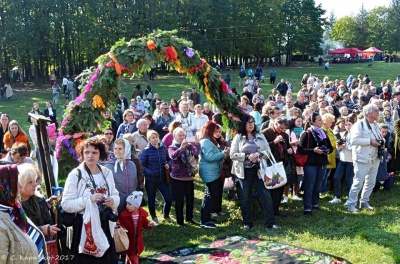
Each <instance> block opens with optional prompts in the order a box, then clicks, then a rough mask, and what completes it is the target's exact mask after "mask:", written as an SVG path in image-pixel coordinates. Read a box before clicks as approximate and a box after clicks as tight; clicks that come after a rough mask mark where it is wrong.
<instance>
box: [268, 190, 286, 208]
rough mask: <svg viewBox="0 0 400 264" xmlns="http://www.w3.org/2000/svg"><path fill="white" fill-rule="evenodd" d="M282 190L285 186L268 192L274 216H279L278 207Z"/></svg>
mask: <svg viewBox="0 0 400 264" xmlns="http://www.w3.org/2000/svg"><path fill="white" fill-rule="evenodd" d="M284 190H285V186H282V187H279V188H276V189H273V190H270V193H271V199H272V208H273V210H274V215H279V206H280V205H281V201H282V197H283V192H284Z"/></svg>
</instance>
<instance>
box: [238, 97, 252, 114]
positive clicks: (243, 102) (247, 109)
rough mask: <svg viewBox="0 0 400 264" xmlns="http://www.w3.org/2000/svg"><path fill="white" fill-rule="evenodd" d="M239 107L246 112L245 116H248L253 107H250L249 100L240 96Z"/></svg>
mask: <svg viewBox="0 0 400 264" xmlns="http://www.w3.org/2000/svg"><path fill="white" fill-rule="evenodd" d="M240 107H241V108H242V109H243V111H245V112H246V114H249V113H250V112H251V111H253V107H252V106H251V105H250V100H249V98H247V96H242V97H241V98H240Z"/></svg>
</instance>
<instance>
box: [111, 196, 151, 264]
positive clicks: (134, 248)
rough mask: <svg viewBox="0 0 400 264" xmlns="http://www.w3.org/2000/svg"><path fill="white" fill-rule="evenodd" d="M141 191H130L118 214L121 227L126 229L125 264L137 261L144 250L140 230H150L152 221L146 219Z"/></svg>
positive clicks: (134, 263) (135, 263)
mask: <svg viewBox="0 0 400 264" xmlns="http://www.w3.org/2000/svg"><path fill="white" fill-rule="evenodd" d="M142 199H143V193H142V192H137V191H135V192H132V194H131V195H129V196H128V198H126V209H125V210H124V211H122V213H121V214H120V215H119V223H120V225H121V227H123V228H125V229H126V230H128V238H129V248H128V250H127V251H125V252H124V253H126V263H127V264H131V263H133V264H137V263H139V256H140V254H141V253H142V252H143V250H144V244H143V236H142V230H143V228H146V229H147V230H151V229H152V228H153V226H154V224H155V223H154V222H153V221H150V220H148V219H147V216H148V215H149V214H148V213H147V212H146V211H145V210H144V209H143V208H142V207H140V204H141V203H142Z"/></svg>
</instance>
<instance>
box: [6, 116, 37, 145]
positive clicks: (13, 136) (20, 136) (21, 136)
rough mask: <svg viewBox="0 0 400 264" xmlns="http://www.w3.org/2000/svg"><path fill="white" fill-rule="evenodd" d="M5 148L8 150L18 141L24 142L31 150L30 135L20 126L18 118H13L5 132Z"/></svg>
mask: <svg viewBox="0 0 400 264" xmlns="http://www.w3.org/2000/svg"><path fill="white" fill-rule="evenodd" d="M3 142H4V149H5V150H6V152H8V151H10V150H11V147H12V145H13V144H14V143H16V142H21V143H24V144H25V145H26V146H27V147H28V151H29V152H30V151H31V147H30V145H29V141H28V136H27V135H26V133H25V131H23V130H22V128H21V127H20V126H19V124H18V122H17V121H16V120H11V121H10V123H9V124H8V131H7V132H6V133H5V134H4V139H3Z"/></svg>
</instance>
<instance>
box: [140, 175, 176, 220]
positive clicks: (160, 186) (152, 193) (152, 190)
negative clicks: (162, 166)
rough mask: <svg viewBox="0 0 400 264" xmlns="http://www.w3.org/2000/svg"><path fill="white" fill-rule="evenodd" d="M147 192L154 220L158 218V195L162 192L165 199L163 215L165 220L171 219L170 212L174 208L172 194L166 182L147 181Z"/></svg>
mask: <svg viewBox="0 0 400 264" xmlns="http://www.w3.org/2000/svg"><path fill="white" fill-rule="evenodd" d="M145 187H146V192H147V198H148V200H149V201H148V204H149V211H150V215H151V217H152V218H155V217H157V215H156V193H157V190H159V191H160V193H161V195H162V197H163V199H164V208H163V215H164V218H166V217H169V212H170V211H171V206H172V194H171V189H170V188H169V186H168V184H167V182H166V181H154V180H149V179H146V184H145Z"/></svg>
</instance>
